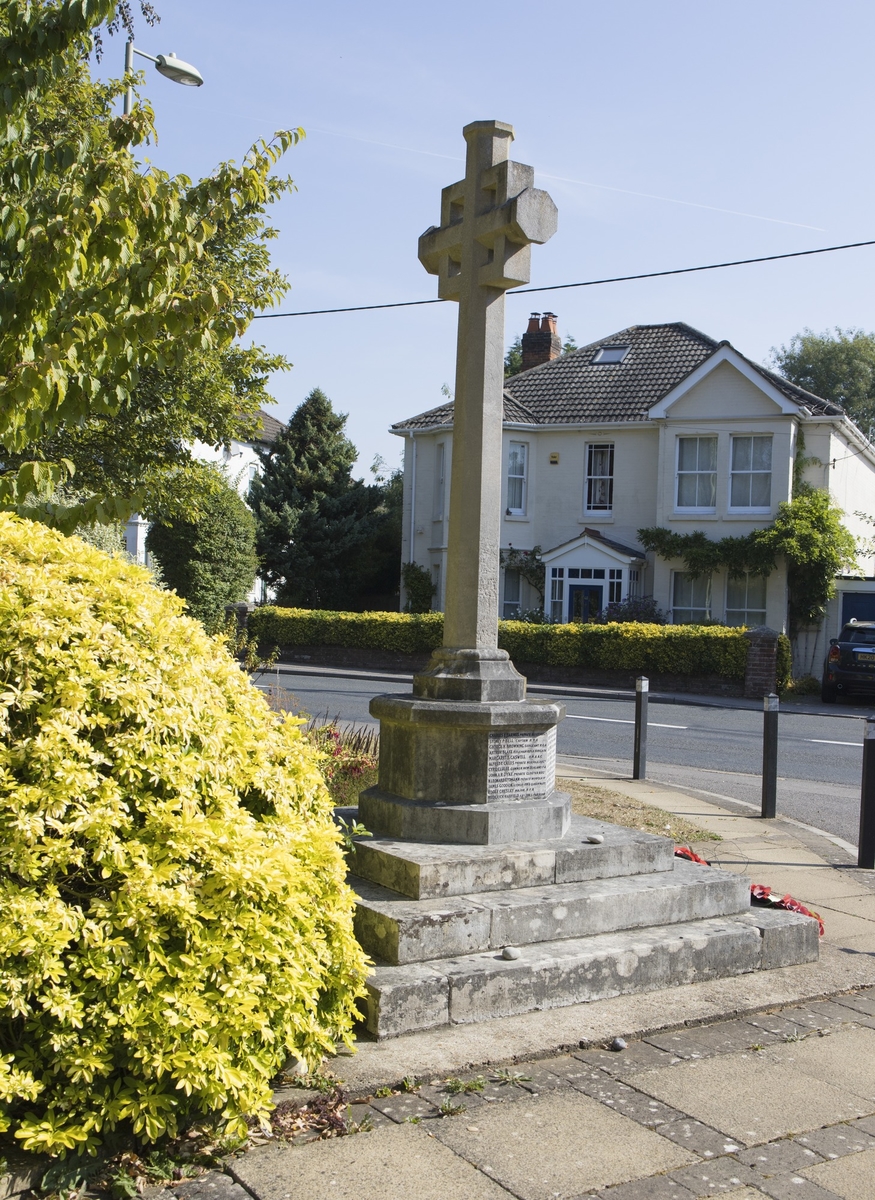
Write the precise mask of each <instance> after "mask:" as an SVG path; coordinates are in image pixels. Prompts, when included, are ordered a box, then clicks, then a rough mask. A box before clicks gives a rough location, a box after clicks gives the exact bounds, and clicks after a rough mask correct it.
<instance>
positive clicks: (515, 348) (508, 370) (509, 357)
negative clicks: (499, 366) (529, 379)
mask: <svg viewBox="0 0 875 1200" xmlns="http://www.w3.org/2000/svg"><path fill="white" fill-rule="evenodd" d="M522 369H523V339H522V338H521V337H520V336H519V335H517V336H516V337H515V338H514V339H513V341H512V342H511V344H510V345H509V346H508V348H507V354H505V356H504V377H505V379H510V377H511V376H512V375H519V373H520V371H521V370H522Z"/></svg>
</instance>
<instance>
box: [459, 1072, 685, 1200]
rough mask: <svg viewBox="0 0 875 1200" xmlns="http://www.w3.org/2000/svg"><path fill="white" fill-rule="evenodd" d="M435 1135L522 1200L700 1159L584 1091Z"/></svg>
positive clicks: (576, 1192) (494, 1113) (499, 1110)
mask: <svg viewBox="0 0 875 1200" xmlns="http://www.w3.org/2000/svg"><path fill="white" fill-rule="evenodd" d="M471 1126H473V1128H472V1127H471ZM435 1135H436V1137H437V1138H438V1139H439V1140H441V1141H442V1142H444V1143H445V1144H446V1145H447V1146H449V1147H451V1148H452V1149H453V1150H455V1151H456V1153H457V1154H460V1155H462V1156H463V1157H464V1158H465V1159H467V1160H468V1162H471V1163H474V1164H475V1165H476V1166H478V1167H480V1169H481V1170H482V1171H484V1173H486V1174H487V1175H489V1176H490V1178H492V1179H495V1180H497V1181H498V1182H499V1183H501V1184H503V1185H504V1186H505V1187H507V1189H508V1190H509V1191H511V1192H512V1193H513V1194H514V1195H515V1196H517V1197H519V1200H555V1198H557V1197H563V1198H564V1197H568V1198H569V1200H570V1198H572V1197H578V1196H583V1195H585V1194H586V1193H587V1192H593V1191H596V1190H600V1189H604V1188H606V1187H610V1186H611V1185H612V1184H617V1183H626V1182H629V1181H630V1180H633V1179H638V1178H640V1177H641V1175H642V1174H643V1173H645V1172H646V1173H647V1174H656V1173H659V1172H665V1171H669V1170H672V1169H673V1168H677V1167H681V1166H686V1165H688V1164H690V1163H692V1162H694V1161H695V1157H694V1155H692V1154H690V1153H689V1152H688V1151H686V1150H684V1149H683V1148H682V1147H680V1146H676V1145H673V1144H672V1143H670V1142H668V1141H666V1140H665V1139H664V1138H660V1137H659V1136H658V1135H657V1134H655V1133H651V1131H650V1130H648V1129H642V1128H641V1126H640V1125H638V1124H636V1123H635V1122H634V1121H631V1120H629V1119H628V1118H627V1117H622V1116H620V1115H619V1114H618V1113H616V1112H612V1111H611V1110H610V1109H607V1108H605V1107H604V1106H602V1105H600V1104H598V1103H597V1102H596V1101H595V1100H593V1099H591V1098H590V1097H589V1096H584V1095H582V1094H579V1093H558V1094H556V1093H554V1094H552V1095H548V1096H542V1097H540V1098H538V1099H535V1098H534V1097H532V1098H530V1099H528V1100H526V1101H523V1103H521V1104H515V1105H513V1106H512V1107H510V1108H507V1107H505V1106H503V1105H502V1106H496V1107H495V1108H491V1109H488V1110H486V1111H483V1110H481V1111H479V1112H478V1113H477V1121H476V1124H474V1122H471V1123H470V1125H463V1124H461V1123H460V1122H458V1121H453V1122H448V1121H443V1122H441V1123H440V1124H439V1125H438V1126H437V1127H436V1128H435Z"/></svg>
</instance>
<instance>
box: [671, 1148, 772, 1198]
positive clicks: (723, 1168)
mask: <svg viewBox="0 0 875 1200" xmlns="http://www.w3.org/2000/svg"><path fill="white" fill-rule="evenodd" d="M671 1178H672V1179H675V1180H677V1182H678V1183H682V1184H683V1185H684V1187H686V1188H689V1190H690V1191H691V1192H692V1193H693V1195H694V1196H696V1197H697V1200H698V1197H700V1196H725V1194H726V1193H727V1192H730V1193H732V1194H733V1195H734V1194H735V1192H736V1190H737V1189H738V1188H740V1187H743V1186H745V1185H747V1186H753V1185H755V1184H756V1182H757V1180H758V1179H759V1178H760V1176H758V1175H755V1174H754V1172H753V1171H752V1170H751V1169H750V1167H746V1166H744V1164H743V1163H740V1162H739V1161H738V1159H737V1158H736V1157H735V1156H734V1155H723V1156H722V1157H721V1158H712V1159H708V1160H707V1161H706V1162H702V1163H694V1164H693V1166H691V1167H684V1168H682V1169H681V1170H680V1171H672V1173H671Z"/></svg>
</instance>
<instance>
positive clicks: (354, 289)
mask: <svg viewBox="0 0 875 1200" xmlns="http://www.w3.org/2000/svg"><path fill="white" fill-rule="evenodd" d="M158 9H159V12H160V14H161V18H162V20H161V24H160V25H158V26H157V27H155V28H153V29H148V28H147V27H146V26H145V24H144V23H143V22H142V21H140V23H139V25H138V32H137V45H138V46H139V47H140V48H142V49H143V50H145V51H147V52H148V53H151V54H159V53H168V52H169V51H174V52H175V53H176V54H177V55H178V56H179V57H180V58H183V59H186V60H188V61H190V62H192V63H194V64H196V65H197V67H198V68H199V69H200V71H201V73H202V74H203V76H204V79H205V81H206V82H205V86H204V87H202V88H198V89H194V88H182V87H178V86H175V85H174V84H172V83H170V82H168V81H167V80H165V79H163V78H161V77H160V76H158V75H157V74H156V73H155V71H154V69H153V68H152V67H151V66H150V65H149V64H144V63H143V61H142V60H138V64H139V65H142V66H144V67H145V69H146V70H147V83H146V87H145V89H144V91H145V92H146V93H147V94H148V95H149V97H150V99H151V100H152V103H153V104H154V107H155V110H156V115H157V123H158V130H159V135H160V137H159V142H158V144H157V145H156V146H154V147H152V148H151V150H150V155H151V159H152V161H153V162H154V163H155V164H156V165H158V166H160V167H162V168H164V169H166V170H169V171H173V172H183V173H185V174H187V175H190V176H201V175H205V174H208V173H209V172H210V170H211V169H212V167H213V166H214V165H215V164H216V163H217V162H219V161H221V160H224V159H236V160H238V161H239V160H240V159H241V158H242V157H243V155H244V153H245V151H246V149H247V148H248V146H249V145H250V144H251V143H252V142H253V141H254V140H255V139H256V138H258V137H263V136H267V137H269V136H270V134H272V133H273V131H274V130H275V129H279V128H284V127H294V126H299V125H300V126H303V128H304V129H305V130H306V132H307V137H306V140H305V141H304V142H303V143H302V144H301V145H299V146H298V147H296V148H295V149H293V150H292V151H290V153H289V154H288V155H287V156H286V158H285V160H284V163H285V169H286V170H287V171H288V173H289V174H291V175H292V176H293V178H294V180H295V183H296V185H297V191H296V192H295V193H294V194H292V195H290V196H287V197H285V198H284V199H283V200H282V201H281V202H280V203H279V204H278V205H277V206H275V208H274V210H273V213H272V220H273V223H274V224H275V225H276V227H277V228H278V230H279V237H278V239H277V240H276V241H274V242H273V243H272V253H273V258H274V262H275V264H276V265H277V266H278V267H279V268H280V269H282V270H283V271H284V272H285V273H286V274H287V275H288V276H289V279H290V282H291V285H292V286H291V291H290V292H289V294H288V296H287V298H286V301H285V303H284V304H283V306H282V307H283V309H284V310H296V309H312V308H331V307H340V306H345V305H353V304H379V303H386V302H390V301H395V300H408V299H421V298H422V299H427V298H430V297H432V296H434V295H436V281H435V279H434V278H433V277H432V276H429V275H427V274H426V272H425V271H424V269H423V268H422V267H421V266H420V264H419V262H418V260H417V256H416V245H417V238H418V236H419V234H420V233H421V232H422V231H423V230H424V229H426V228H427V227H428V226H429V225H431V224H432V223H435V222H436V221H437V220H438V217H439V201H440V190H441V188H442V187H443V186H445V185H446V184H448V183H452V182H453V181H454V180H455V179H457V178H459V177H460V176H461V174H462V171H463V150H464V143H463V140H462V137H461V129H462V126H463V125H465V124H467V123H468V122H469V121H472V120H480V119H487V118H495V119H498V120H501V121H508V122H510V123H511V124H513V126H514V128H515V130H516V142H515V143H514V147H513V150H512V156H513V157H514V158H515V159H517V160H518V161H520V162H525V163H529V164H531V165H532V166H533V167H534V168H535V173H536V182H537V184H538V185H539V186H541V187H544V188H546V189H547V190H548V191H549V192H550V193H551V195H552V196H553V198H554V200H555V201H556V203H557V205H558V207H559V232H558V233H557V234H556V235H555V237H554V238H553V240H552V241H551V242H550V243H548V244H547V245H546V246H543V247H534V248H533V254H532V285H533V286H536V285H545V284H554V283H565V282H572V281H575V280H584V279H591V278H599V277H602V276H607V275H619V274H627V273H633V272H639V271H658V270H664V269H668V268H672V267H678V266H691V265H694V264H697V263H706V262H714V261H720V260H723V259H732V258H742V257H752V256H755V255H760V254H773V253H782V252H785V251H790V250H803V249H809V248H813V247H817V246H825V245H831V244H834V243H839V242H846V241H857V240H864V239H867V238H871V237H875V212H873V210H875V204H873V200H875V196H873V192H875V156H873V153H872V128H873V125H872V114H873V112H875V94H873V93H875V73H873V70H872V50H871V48H872V45H873V44H875V36H873V35H875V5H873V4H872V3H871V2H866V0H832V3H830V4H829V5H827V4H826V3H825V2H824V0H819V2H816V3H815V2H813V0H792V2H791V0H757V2H756V3H754V2H751V0H734V2H733V3H732V4H728V3H722V4H716V3H703V2H702V0H697V2H689V0H664V2H663V3H661V4H654V3H653V2H652V0H650V2H643V0H625V2H624V3H622V4H619V3H605V2H602V3H598V4H596V3H592V2H590V0H578V2H577V3H574V2H572V0H555V2H554V3H549V2H548V3H541V4H533V3H531V2H529V3H521V2H520V0H503V2H502V3H501V4H497V3H489V4H487V3H481V2H479V0H468V3H462V2H459V0H443V2H442V3H441V4H439V5H428V6H426V5H417V4H410V3H395V2H388V3H387V2H383V0H372V3H370V4H369V5H362V4H353V3H350V2H347V0H321V3H318V4H312V3H311V4H304V3H299V2H298V3H289V0H250V3H249V4H248V5H243V4H241V3H240V0H209V2H207V0H175V2H174V0H158ZM123 53H124V48H123V44H122V42H121V40H120V39H118V38H115V39H110V40H109V44H108V46H107V54H106V58H105V60H104V63H103V67H102V73H104V74H120V73H121V67H122V60H123ZM116 59H117V60H118V62H117V63H116V62H115V60H116ZM873 271H875V247H872V248H868V249H863V250H857V251H845V252H840V253H838V254H833V255H824V256H822V257H819V258H808V259H800V260H795V261H793V260H791V261H789V262H784V263H774V264H764V265H760V266H754V267H741V268H736V269H732V270H726V271H718V272H712V273H707V274H703V275H694V276H680V277H677V278H674V279H668V280H649V281H641V282H637V283H625V284H614V285H609V286H605V287H598V288H587V289H580V290H572V291H564V292H555V293H549V292H547V293H544V294H543V295H538V296H519V297H513V296H512V295H510V296H509V297H508V302H507V336H506V341H507V342H508V343H509V342H510V341H511V340H512V339H513V337H514V336H515V335H516V334H517V333H521V332H522V331H523V329H524V328H525V324H526V318H527V316H528V314H529V312H530V311H532V310H548V309H549V310H552V311H553V312H556V313H557V314H558V316H559V329H560V332H561V333H562V334H563V335H568V334H571V335H573V336H574V337H575V338H576V339H577V342H578V344H583V343H585V342H587V341H592V340H595V339H596V338H599V337H602V336H604V335H606V334H608V333H611V332H612V331H614V330H618V329H622V328H623V327H625V326H627V325H631V324H635V323H638V322H653V321H674V320H681V321H686V322H688V323H689V324H691V325H694V326H696V327H697V328H699V329H702V330H703V331H705V332H706V333H708V334H710V335H711V336H713V337H716V338H728V339H729V340H730V341H731V342H732V343H733V344H734V345H735V346H737V347H738V349H740V350H741V351H742V352H744V353H745V354H747V355H749V356H750V357H752V358H754V359H757V360H765V359H766V358H767V356H768V353H769V350H770V348H771V347H772V346H775V345H780V344H781V343H784V342H787V341H788V340H789V339H790V338H791V337H792V336H793V334H794V333H796V332H798V331H800V330H801V329H802V328H803V327H805V326H809V327H811V328H814V329H816V330H818V331H819V330H822V329H825V328H827V327H832V326H836V325H840V326H843V327H847V326H862V327H863V328H865V329H871V328H873V326H875V318H873V293H872V278H873ZM456 311H457V310H456V306H455V305H451V304H446V305H433V306H427V307H424V308H414V309H399V310H391V309H390V310H386V311H382V312H372V313H347V314H341V315H335V316H318V317H296V318H289V319H280V320H271V321H257V322H255V323H254V325H253V326H252V335H253V337H254V338H255V340H257V341H260V342H262V343H263V344H264V345H266V346H268V347H269V348H270V349H272V350H278V351H281V352H283V353H284V354H286V355H287V357H288V358H289V359H290V360H291V361H292V362H293V363H294V368H293V369H292V370H291V371H290V372H288V373H286V374H283V375H278V376H277V377H276V378H275V379H274V381H273V390H274V395H275V397H276V402H277V403H276V406H275V408H274V409H272V410H271V411H273V413H274V415H276V416H278V417H280V418H281V419H282V418H286V417H288V416H289V414H290V413H291V412H292V411H293V409H294V408H295V407H296V406H297V405H298V404H299V403H300V402H301V401H302V400H303V399H304V397H305V396H306V395H307V393H308V392H309V391H310V390H311V389H312V388H313V387H316V386H319V387H321V388H323V390H324V391H325V392H327V394H328V395H329V396H330V397H331V399H332V401H333V403H334V406H335V408H336V409H338V410H339V411H341V412H346V413H348V414H349V420H348V424H347V431H348V433H349V435H350V437H351V438H352V440H353V442H354V443H355V445H356V446H357V447H358V450H359V465H358V472H359V473H364V472H365V471H366V470H367V467H368V465H369V464H370V462H371V461H372V459H373V457H374V455H375V454H381V455H382V456H383V457H384V458H385V459H386V460H387V461H388V462H389V463H390V464H391V465H394V464H396V463H397V462H399V452H400V442H399V440H398V439H396V438H394V437H392V436H391V435H390V434H388V432H387V428H388V426H389V425H390V424H391V423H392V422H393V421H397V420H399V419H401V418H402V417H405V416H409V415H411V414H412V413H414V412H418V411H421V410H422V409H425V408H430V407H433V406H434V405H436V404H439V403H441V401H442V399H443V397H442V395H441V386H442V385H443V384H444V383H448V384H449V385H450V387H452V386H453V376H454V351H455V325H456Z"/></svg>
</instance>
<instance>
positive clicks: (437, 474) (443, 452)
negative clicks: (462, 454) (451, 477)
mask: <svg viewBox="0 0 875 1200" xmlns="http://www.w3.org/2000/svg"><path fill="white" fill-rule="evenodd" d="M446 464H447V448H446V446H445V445H444V443H443V442H438V444H437V445H436V446H435V448H434V519H435V520H436V521H442V520H443V519H444V506H445V503H446V483H445V479H446Z"/></svg>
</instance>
